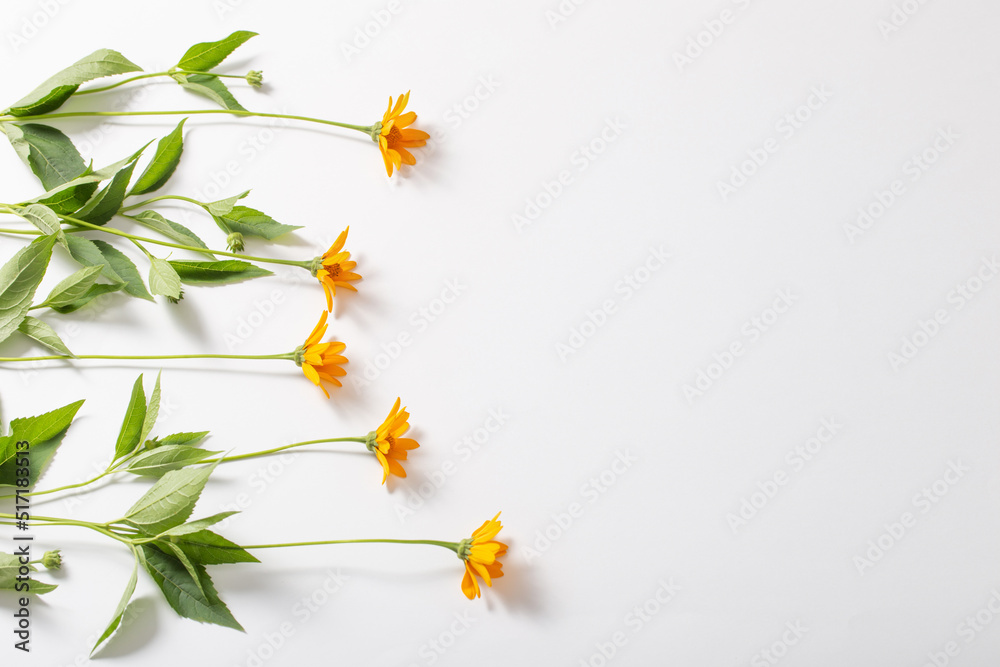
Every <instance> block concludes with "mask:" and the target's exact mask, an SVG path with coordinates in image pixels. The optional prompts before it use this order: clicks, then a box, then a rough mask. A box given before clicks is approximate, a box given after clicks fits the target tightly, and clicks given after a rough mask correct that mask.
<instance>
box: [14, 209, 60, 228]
mask: <svg viewBox="0 0 1000 667" xmlns="http://www.w3.org/2000/svg"><path fill="white" fill-rule="evenodd" d="M14 212H15V213H16V214H17V215H18V216H19V217H21V218H23V219H25V220H27V221H28V222H30V223H31V224H33V225H34V226H35V227H37V228H38V229H39V230H41V232H42V233H43V234H59V233H61V232H62V221H61V220H60V219H59V216H58V215H56V214H55V211H53V210H52V209H51V208H49V207H48V206H43V205H42V204H28V205H27V206H23V207H20V208H16V209H14Z"/></svg>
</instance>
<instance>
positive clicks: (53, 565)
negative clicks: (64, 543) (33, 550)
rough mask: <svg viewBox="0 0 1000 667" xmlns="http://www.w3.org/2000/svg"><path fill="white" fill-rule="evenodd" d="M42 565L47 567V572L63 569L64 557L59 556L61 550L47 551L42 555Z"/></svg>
mask: <svg viewBox="0 0 1000 667" xmlns="http://www.w3.org/2000/svg"><path fill="white" fill-rule="evenodd" d="M42 565H44V566H45V569H46V570H58V569H59V568H61V567H62V556H60V555H59V549H54V550H52V551H46V552H45V553H44V554H42Z"/></svg>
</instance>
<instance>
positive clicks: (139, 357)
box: [0, 352, 295, 362]
mask: <svg viewBox="0 0 1000 667" xmlns="http://www.w3.org/2000/svg"><path fill="white" fill-rule="evenodd" d="M294 358H295V354H294V353H293V352H286V353H284V354H145V355H116V354H77V355H75V356H72V357H71V356H69V355H66V354H50V355H46V356H42V357H0V362H8V361H50V360H53V359H135V360H139V361H149V360H152V359H288V360H289V361H291V360H292V359H294Z"/></svg>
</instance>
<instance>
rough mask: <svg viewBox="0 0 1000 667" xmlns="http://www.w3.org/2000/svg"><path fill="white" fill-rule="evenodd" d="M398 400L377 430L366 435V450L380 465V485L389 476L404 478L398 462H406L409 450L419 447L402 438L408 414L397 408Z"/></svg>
mask: <svg viewBox="0 0 1000 667" xmlns="http://www.w3.org/2000/svg"><path fill="white" fill-rule="evenodd" d="M399 403H400V399H398V398H397V399H396V402H395V403H394V404H393V406H392V410H390V411H389V416H388V417H386V418H385V421H384V422H382V425H381V426H379V427H378V429H376V430H374V431H372V432H371V433H369V434H368V442H367V447H368V449H369V450H370V451H371V452H372V453H373V454H375V457H376V458H377V459H378V462H379V463H381V464H382V483H383V484H385V480H387V479H389V474H390V473H391V474H393V475H396V476H398V477H406V470H404V469H403V466H402V464H400V461H405V460H406V453H407V452H408V451H409V450H411V449H416V448H417V447H419V446H420V445H419V444H418V443H417V441H416V440H413V439H412V438H402V437H400V436H402V435H403V434H404V433H406V432H407V431H408V430H409V428H410V425H409V424H408V423H407V420H408V419H409V418H410V413H409V412H407V411H406V408H403V409H400V408H399Z"/></svg>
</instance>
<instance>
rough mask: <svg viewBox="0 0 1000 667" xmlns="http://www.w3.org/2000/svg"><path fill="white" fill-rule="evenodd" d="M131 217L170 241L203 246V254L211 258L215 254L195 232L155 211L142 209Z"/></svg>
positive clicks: (198, 246) (213, 257)
mask: <svg viewBox="0 0 1000 667" xmlns="http://www.w3.org/2000/svg"><path fill="white" fill-rule="evenodd" d="M131 219H132V220H135V221H136V222H138V223H140V224H142V225H145V226H146V227H148V228H149V229H152V230H153V231H157V232H159V233H161V234H163V235H164V236H166V237H167V238H168V239H170V240H171V241H175V242H177V243H180V244H181V245H189V246H194V247H196V248H204V249H205V250H206V252H205V253H204V254H206V255H208V256H209V257H211V258H212V259H215V255H213V254H212V253H211V252H207V251H208V246H207V245H205V242H204V241H202V240H201V239H200V238H198V235H197V234H195V233H194V232H192V231H191V230H190V229H188V228H187V227H185V226H184V225H182V224H180V223H177V222H173V221H171V220H167V219H166V218H164V217H163V216H162V215H160V214H159V213H157V212H156V211H143V212H142V213H139V214H138V215H134V216H131Z"/></svg>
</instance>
